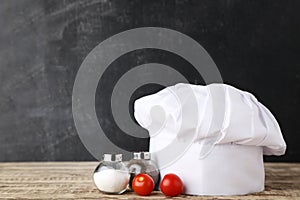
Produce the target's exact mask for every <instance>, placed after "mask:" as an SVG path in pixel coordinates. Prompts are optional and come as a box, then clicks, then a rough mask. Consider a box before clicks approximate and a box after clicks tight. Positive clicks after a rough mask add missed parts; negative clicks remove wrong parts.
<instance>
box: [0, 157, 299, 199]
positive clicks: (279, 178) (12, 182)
mask: <svg viewBox="0 0 300 200" xmlns="http://www.w3.org/2000/svg"><path fill="white" fill-rule="evenodd" d="M96 166H97V162H29V163H22V162H18V163H13V162H9V163H0V199H165V198H166V197H165V196H164V195H163V194H161V193H160V192H158V191H156V192H153V194H152V195H151V196H148V197H140V196H137V195H136V194H134V193H133V192H127V193H125V194H122V195H107V194H103V193H101V192H100V191H98V190H97V189H96V187H95V186H94V184H93V180H92V173H93V170H94V168H95V167H96ZM265 167H266V188H265V191H264V192H261V193H256V194H251V195H244V196H215V197H208V196H187V195H182V196H180V197H176V198H175V199H182V198H188V199H300V163H299V164H297V163H266V164H265Z"/></svg>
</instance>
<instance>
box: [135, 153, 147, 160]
mask: <svg viewBox="0 0 300 200" xmlns="http://www.w3.org/2000/svg"><path fill="white" fill-rule="evenodd" d="M133 159H145V160H150V159H151V153H149V152H134V153H133Z"/></svg>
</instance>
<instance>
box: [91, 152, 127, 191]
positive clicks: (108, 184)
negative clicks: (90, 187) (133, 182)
mask: <svg viewBox="0 0 300 200" xmlns="http://www.w3.org/2000/svg"><path fill="white" fill-rule="evenodd" d="M93 178H94V183H95V185H96V186H97V188H98V189H99V190H100V191H102V192H105V193H111V194H121V193H123V192H125V191H126V189H127V187H128V183H129V179H130V174H129V171H128V168H127V167H126V166H125V164H124V163H123V162H122V154H104V155H103V160H102V161H101V162H100V164H99V165H98V166H97V167H96V169H95V171H94V175H93Z"/></svg>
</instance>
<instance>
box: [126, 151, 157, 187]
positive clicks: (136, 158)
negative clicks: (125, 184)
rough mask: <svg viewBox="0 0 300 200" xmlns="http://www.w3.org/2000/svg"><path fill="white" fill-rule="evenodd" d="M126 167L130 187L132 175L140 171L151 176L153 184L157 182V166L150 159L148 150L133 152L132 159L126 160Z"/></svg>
mask: <svg viewBox="0 0 300 200" xmlns="http://www.w3.org/2000/svg"><path fill="white" fill-rule="evenodd" d="M127 167H128V169H129V172H130V182H129V186H130V187H131V184H132V180H133V178H134V176H136V175H137V174H140V173H145V174H148V175H149V176H151V177H152V179H153V181H154V184H156V183H157V182H158V179H159V171H158V167H157V164H156V163H155V162H154V161H153V160H151V154H150V153H149V152H134V153H133V159H131V160H130V161H129V162H128V164H127Z"/></svg>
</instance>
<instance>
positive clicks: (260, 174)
mask: <svg viewBox="0 0 300 200" xmlns="http://www.w3.org/2000/svg"><path fill="white" fill-rule="evenodd" d="M134 110H135V111H134V115H135V118H136V120H137V122H138V123H139V124H140V125H141V126H142V127H144V128H145V129H147V130H148V131H149V134H150V152H151V153H152V155H153V156H152V157H153V159H155V160H156V161H157V163H158V166H159V167H160V170H161V175H162V176H163V175H164V174H166V173H171V172H173V173H177V174H178V175H179V176H181V178H182V179H183V182H184V185H185V193H186V194H194V195H235V194H247V193H251V192H259V191H262V190H263V189H264V167H263V157H262V155H263V154H265V155H282V154H284V152H285V149H286V144H285V142H284V139H283V137H282V134H281V131H280V128H279V125H278V123H277V121H276V120H275V118H274V116H273V115H272V114H271V112H270V111H269V110H268V109H267V108H266V107H264V106H263V105H262V104H261V103H260V102H258V101H257V99H256V98H255V97H254V96H253V95H252V94H250V93H248V92H245V91H241V90H238V89H236V88H234V87H232V86H229V85H226V84H211V85H207V86H201V85H191V84H182V83H180V84H177V85H175V86H171V87H167V88H165V89H163V90H161V91H159V92H158V93H155V94H153V95H148V96H145V97H142V98H140V99H138V100H136V101H135V105H134Z"/></svg>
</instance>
